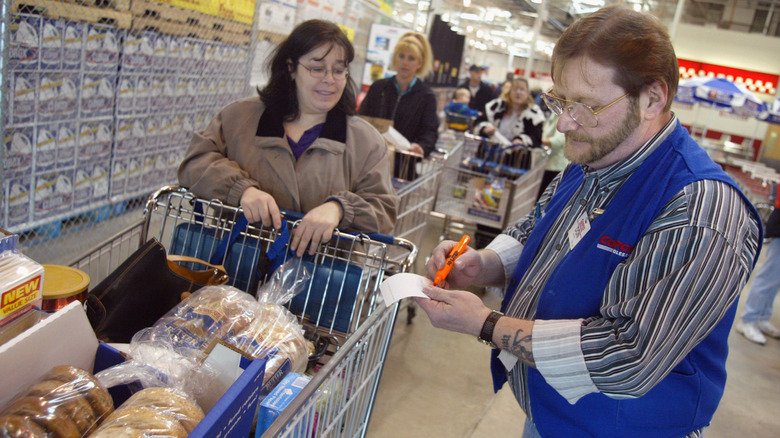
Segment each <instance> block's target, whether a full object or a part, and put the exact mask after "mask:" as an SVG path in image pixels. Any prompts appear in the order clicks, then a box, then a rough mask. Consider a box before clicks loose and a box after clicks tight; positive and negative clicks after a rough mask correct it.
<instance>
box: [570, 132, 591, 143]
mask: <svg viewBox="0 0 780 438" xmlns="http://www.w3.org/2000/svg"><path fill="white" fill-rule="evenodd" d="M564 136H565V138H566V140H570V141H584V142H587V143H590V142H591V140H592V139H591V138H590V137H589V136H587V135H581V134H576V133H570V132H567V133H565V134H564Z"/></svg>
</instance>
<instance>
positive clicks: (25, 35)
mask: <svg viewBox="0 0 780 438" xmlns="http://www.w3.org/2000/svg"><path fill="white" fill-rule="evenodd" d="M40 30H41V16H40V15H27V14H17V15H13V16H12V17H11V24H10V31H9V37H8V52H7V53H6V56H7V57H8V67H9V68H10V69H12V70H37V69H38V56H39V50H40V46H41V38H40Z"/></svg>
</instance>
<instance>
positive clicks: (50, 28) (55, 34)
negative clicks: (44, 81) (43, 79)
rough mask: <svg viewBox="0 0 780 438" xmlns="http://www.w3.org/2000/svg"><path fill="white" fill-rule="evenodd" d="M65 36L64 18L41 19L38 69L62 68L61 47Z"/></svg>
mask: <svg viewBox="0 0 780 438" xmlns="http://www.w3.org/2000/svg"><path fill="white" fill-rule="evenodd" d="M64 36H65V20H62V19H59V18H43V19H42V20H41V49H40V54H39V57H40V69H41V70H59V69H61V68H62V48H63V45H64V41H65V40H64Z"/></svg>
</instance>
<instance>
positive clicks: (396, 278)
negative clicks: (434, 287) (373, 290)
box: [379, 272, 432, 307]
mask: <svg viewBox="0 0 780 438" xmlns="http://www.w3.org/2000/svg"><path fill="white" fill-rule="evenodd" d="M431 283H432V282H431V280H429V279H428V278H426V277H423V276H422V275H417V274H410V273H408V272H406V273H403V274H396V275H393V276H391V277H390V278H388V279H387V280H385V281H383V282H382V284H380V285H379V291H380V292H382V299H383V300H384V301H385V305H386V306H388V307H389V306H390V305H391V304H393V303H395V302H396V301H398V300H401V299H403V298H408V297H422V298H428V295H425V294H424V293H423V291H422V288H423V286H426V285H429V284H431Z"/></svg>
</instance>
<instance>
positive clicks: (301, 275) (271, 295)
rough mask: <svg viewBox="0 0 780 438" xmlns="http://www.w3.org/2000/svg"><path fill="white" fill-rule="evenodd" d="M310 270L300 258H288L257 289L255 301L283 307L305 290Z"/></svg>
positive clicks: (309, 277) (309, 278)
mask: <svg viewBox="0 0 780 438" xmlns="http://www.w3.org/2000/svg"><path fill="white" fill-rule="evenodd" d="M310 280H311V269H310V268H309V267H308V266H306V263H304V262H303V258H302V257H290V258H288V259H287V260H285V261H284V263H282V264H281V265H279V267H278V268H276V269H275V270H274V271H273V272H272V273H271V274H270V275H269V276H268V278H267V279H266V281H265V283H263V284H261V285H260V286H259V287H258V289H257V300H258V301H259V302H261V303H272V304H279V305H280V306H283V305H285V304H287V303H288V302H289V301H290V300H291V299H292V298H293V297H294V296H296V295H298V294H299V293H302V292H304V291H305V290H306V287H307V286H308V283H309V281H310Z"/></svg>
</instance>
